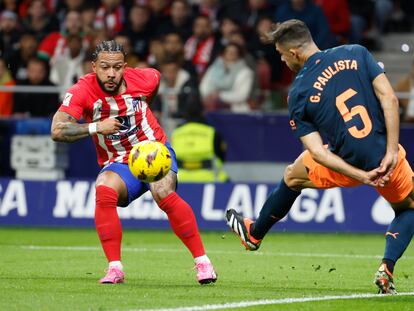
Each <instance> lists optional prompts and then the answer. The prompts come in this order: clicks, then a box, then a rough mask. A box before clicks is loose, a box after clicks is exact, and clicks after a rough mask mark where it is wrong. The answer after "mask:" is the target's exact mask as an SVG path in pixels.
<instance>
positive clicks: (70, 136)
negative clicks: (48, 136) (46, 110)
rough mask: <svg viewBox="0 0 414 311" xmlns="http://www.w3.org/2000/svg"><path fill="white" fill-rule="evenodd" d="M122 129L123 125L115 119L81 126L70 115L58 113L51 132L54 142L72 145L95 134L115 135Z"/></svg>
mask: <svg viewBox="0 0 414 311" xmlns="http://www.w3.org/2000/svg"><path fill="white" fill-rule="evenodd" d="M120 128H121V123H120V122H119V121H118V120H117V119H115V118H110V119H106V120H104V121H101V122H96V123H86V124H80V123H78V122H77V120H76V119H75V118H74V117H72V116H71V115H70V114H68V113H66V112H63V111H58V112H56V113H55V115H54V116H53V121H52V129H51V132H52V139H53V140H54V141H60V142H66V143H72V142H75V141H77V140H79V139H82V138H84V137H87V136H90V135H94V134H102V135H109V134H115V133H116V132H118V130H119V129H120Z"/></svg>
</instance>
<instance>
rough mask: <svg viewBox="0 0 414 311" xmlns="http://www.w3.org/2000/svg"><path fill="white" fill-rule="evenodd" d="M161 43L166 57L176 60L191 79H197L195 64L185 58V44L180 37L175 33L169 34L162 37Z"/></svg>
mask: <svg viewBox="0 0 414 311" xmlns="http://www.w3.org/2000/svg"><path fill="white" fill-rule="evenodd" d="M161 42H162V47H163V49H164V54H165V56H166V57H171V58H174V59H175V60H176V61H178V62H179V63H180V66H181V68H183V69H184V70H186V71H187V72H188V73H189V74H190V75H191V77H193V78H197V72H196V70H195V67H194V65H193V63H192V62H191V61H189V60H187V59H185V58H184V42H183V40H182V39H181V37H180V35H179V34H178V33H174V32H171V33H168V34H166V35H164V36H163V37H162V41H161Z"/></svg>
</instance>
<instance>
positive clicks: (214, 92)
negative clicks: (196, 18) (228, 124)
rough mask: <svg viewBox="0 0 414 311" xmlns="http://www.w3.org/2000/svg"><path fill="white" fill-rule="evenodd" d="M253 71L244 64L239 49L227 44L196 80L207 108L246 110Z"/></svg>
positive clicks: (234, 110) (247, 109) (235, 45)
mask: <svg viewBox="0 0 414 311" xmlns="http://www.w3.org/2000/svg"><path fill="white" fill-rule="evenodd" d="M253 82H254V72H253V71H252V70H251V69H250V68H249V67H248V66H247V64H246V62H245V60H244V58H243V52H242V49H241V48H240V47H239V46H238V45H237V44H234V43H230V44H229V45H228V46H226V48H225V49H224V51H223V54H222V56H221V57H218V58H217V59H216V60H215V61H214V62H213V64H212V65H211V66H210V67H209V68H208V69H207V72H206V74H205V75H204V77H203V78H202V80H201V83H200V92H201V96H202V99H203V104H204V107H205V109H206V110H207V111H211V110H216V109H230V110H231V111H233V112H247V111H249V110H250V107H249V104H248V100H249V97H250V95H251V92H252V88H253Z"/></svg>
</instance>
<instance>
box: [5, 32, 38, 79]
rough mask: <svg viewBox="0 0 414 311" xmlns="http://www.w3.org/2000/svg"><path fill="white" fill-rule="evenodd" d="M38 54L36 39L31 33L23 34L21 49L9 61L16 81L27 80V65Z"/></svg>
mask: <svg viewBox="0 0 414 311" xmlns="http://www.w3.org/2000/svg"><path fill="white" fill-rule="evenodd" d="M36 52H37V41H36V37H35V36H34V35H32V34H29V33H26V34H23V35H22V36H21V37H20V40H19V49H18V50H17V51H16V52H15V53H14V54H13V56H12V57H11V58H10V60H9V68H10V70H11V72H12V75H13V78H14V79H15V80H24V79H26V78H27V63H28V62H29V59H31V58H32V57H34V56H36Z"/></svg>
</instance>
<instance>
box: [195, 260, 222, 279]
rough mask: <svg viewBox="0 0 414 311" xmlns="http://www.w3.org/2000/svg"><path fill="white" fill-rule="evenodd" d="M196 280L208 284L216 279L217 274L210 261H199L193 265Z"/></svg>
mask: <svg viewBox="0 0 414 311" xmlns="http://www.w3.org/2000/svg"><path fill="white" fill-rule="evenodd" d="M195 270H196V271H197V281H198V283H200V284H209V283H214V282H215V281H217V274H216V271H214V268H213V265H212V264H211V263H210V262H200V263H198V264H196V265H195Z"/></svg>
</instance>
